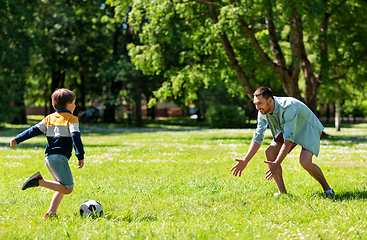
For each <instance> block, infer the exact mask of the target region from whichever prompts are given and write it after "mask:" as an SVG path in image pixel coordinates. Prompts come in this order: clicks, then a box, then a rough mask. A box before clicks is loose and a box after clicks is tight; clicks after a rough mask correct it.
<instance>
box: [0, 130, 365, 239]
mask: <svg viewBox="0 0 367 240" xmlns="http://www.w3.org/2000/svg"><path fill="white" fill-rule="evenodd" d="M26 127H27V126H24V125H22V126H16V125H8V128H7V129H2V130H1V132H0V136H1V137H0V142H1V145H2V151H1V152H0V162H1V165H2V168H1V169H0V174H1V175H2V176H6V177H2V178H1V179H0V191H1V193H2V194H1V195H0V203H1V204H0V238H1V239H19V238H22V239H23V238H25V239H35V238H37V239H50V238H51V239H68V238H71V239H146V238H155V239H185V238H186V239H277V238H280V239H285V238H287V239H291V238H294V239H297V238H305V239H320V238H322V239H338V238H341V239H354V238H357V239H358V238H360V239H365V238H366V237H367V233H366V231H365V226H366V225H367V220H366V218H365V212H366V211H367V206H366V204H365V199H366V198H367V195H366V189H365V188H366V184H367V183H366V181H367V179H366V176H365V172H366V161H367V159H366V156H365V154H364V152H365V151H367V149H366V144H365V143H366V136H367V133H366V128H367V126H366V124H363V125H352V126H345V127H343V128H342V129H343V130H342V132H340V133H336V132H335V131H334V130H333V129H332V128H326V129H325V132H326V133H328V134H329V136H330V137H329V138H325V139H324V138H323V139H322V140H321V143H322V146H321V152H320V155H319V157H318V158H315V159H314V162H315V163H317V164H318V165H319V166H320V168H321V169H322V170H323V172H324V174H325V175H326V178H327V180H328V181H329V183H330V184H331V186H332V187H333V188H334V190H335V191H336V194H337V195H336V198H335V199H325V198H324V197H323V196H322V189H321V187H320V186H319V184H317V183H316V181H315V180H314V179H313V178H312V177H311V176H309V175H308V174H307V172H306V171H305V170H303V169H302V167H301V166H300V164H299V163H298V155H299V153H300V149H301V148H300V147H297V148H295V149H294V150H293V151H292V153H291V154H290V155H289V156H288V157H287V158H286V159H285V160H284V161H283V163H282V165H283V174H284V179H285V183H286V186H287V187H288V191H289V194H288V195H285V196H281V197H278V198H274V197H273V193H274V192H275V191H276V189H277V188H276V186H275V183H274V182H273V181H267V180H265V178H264V176H265V171H266V165H265V164H264V163H263V160H264V155H263V152H264V150H265V145H264V147H262V148H261V149H260V151H259V153H258V154H257V155H256V156H255V158H254V159H253V160H252V161H251V162H250V164H249V165H248V166H247V168H246V169H245V171H244V172H243V174H242V176H241V177H240V178H236V177H233V176H232V175H231V173H230V168H231V167H232V166H233V165H234V164H235V161H234V159H235V158H241V157H243V156H244V153H245V152H246V151H247V149H248V146H249V144H250V141H251V138H252V132H253V130H245V129H242V130H240V129H236V130H230V129H228V130H209V129H207V130H200V129H197V128H184V129H182V128H180V129H176V128H171V129H170V128H169V126H165V128H147V129H145V130H146V131H142V129H140V130H139V132H135V130H137V129H131V128H119V127H117V125H103V124H102V125H101V124H99V125H89V126H85V125H83V126H81V130H82V139H83V142H84V145H85V150H86V159H85V166H84V167H83V169H78V168H77V160H76V158H75V157H74V156H73V157H72V158H71V159H70V165H71V168H72V172H73V176H74V182H75V188H74V191H73V193H72V194H70V195H67V196H65V197H64V199H63V201H62V202H61V205H60V207H59V211H58V216H59V217H58V218H56V219H51V220H43V219H42V216H43V214H44V213H45V212H46V211H47V209H48V205H49V203H50V200H51V198H52V194H53V192H52V191H49V190H46V189H43V188H34V189H27V190H26V191H21V190H20V186H21V185H22V183H23V182H24V180H25V179H26V177H29V176H31V175H32V174H33V173H34V172H36V171H41V173H42V174H43V176H44V178H45V179H50V178H51V175H50V174H49V173H48V170H47V168H46V166H45V165H44V161H43V159H44V147H45V145H46V139H45V137H44V136H40V137H36V138H34V139H31V140H29V141H27V142H25V143H22V144H20V145H19V146H17V147H16V148H10V147H9V140H10V138H12V137H13V136H15V135H16V134H17V133H19V132H20V131H22V130H23V129H24V128H26ZM173 127H174V126H173ZM141 131H142V132H141ZM269 134H270V133H269ZM331 136H332V137H331ZM270 141H271V137H270V135H267V136H266V139H265V142H264V144H269V143H270ZM152 143H154V144H152ZM87 199H94V200H97V201H99V202H100V203H101V204H102V206H103V208H104V216H103V217H101V218H98V219H89V218H80V217H79V213H78V210H79V206H80V204H81V203H82V202H84V201H85V200H87Z"/></svg>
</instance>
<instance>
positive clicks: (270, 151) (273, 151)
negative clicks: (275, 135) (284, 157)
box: [265, 141, 287, 193]
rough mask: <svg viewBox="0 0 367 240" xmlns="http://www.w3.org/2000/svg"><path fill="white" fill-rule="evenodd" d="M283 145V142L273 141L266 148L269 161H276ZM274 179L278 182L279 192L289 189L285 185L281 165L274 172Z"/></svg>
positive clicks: (285, 191)
mask: <svg viewBox="0 0 367 240" xmlns="http://www.w3.org/2000/svg"><path fill="white" fill-rule="evenodd" d="M282 145H283V143H279V142H276V141H272V142H271V144H270V146H269V147H268V148H267V149H266V150H265V156H266V160H267V161H269V162H274V161H275V159H276V158H277V156H278V154H279V151H280V148H281V147H282ZM273 179H274V181H275V183H276V184H277V187H278V190H279V193H287V190H286V188H285V185H284V180H283V174H282V167H281V166H279V171H277V172H276V173H273Z"/></svg>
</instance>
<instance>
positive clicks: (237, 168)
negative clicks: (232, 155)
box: [231, 141, 261, 177]
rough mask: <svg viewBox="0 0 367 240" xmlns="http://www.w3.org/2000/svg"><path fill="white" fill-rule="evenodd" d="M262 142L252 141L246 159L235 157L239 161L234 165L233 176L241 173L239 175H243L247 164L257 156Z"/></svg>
mask: <svg viewBox="0 0 367 240" xmlns="http://www.w3.org/2000/svg"><path fill="white" fill-rule="evenodd" d="M260 146H261V145H260V144H258V143H257V142H254V141H252V142H251V144H250V148H249V150H248V151H247V154H246V156H245V158H244V159H235V160H236V161H237V164H236V165H234V166H233V167H232V169H231V172H232V171H233V176H237V175H238V174H239V177H241V173H242V171H243V170H244V169H245V168H246V166H247V164H248V163H249V162H250V160H251V159H252V158H253V157H254V156H255V154H256V153H257V151H258V150H259V148H260Z"/></svg>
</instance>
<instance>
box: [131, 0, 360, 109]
mask: <svg viewBox="0 0 367 240" xmlns="http://www.w3.org/2000/svg"><path fill="white" fill-rule="evenodd" d="M346 5H348V7H349V5H353V6H354V7H357V8H358V9H359V10H360V11H362V10H363V9H364V8H363V6H364V5H365V3H362V1H361V0H353V1H350V2H346V1H345V0H339V1H338V0H325V1H324V0H312V1H307V2H305V1H301V0H286V1H280V0H263V1H257V2H256V4H255V3H254V2H253V1H235V0H232V1H205V0H188V1H163V0H150V1H144V0H143V1H136V2H135V1H134V4H133V9H134V11H133V14H132V17H131V24H133V25H134V26H135V29H141V31H142V34H141V39H142V43H144V44H145V45H144V46H133V47H131V52H130V53H131V56H132V57H133V59H132V60H133V62H134V64H135V65H136V66H137V67H138V68H139V69H141V70H142V71H143V72H144V73H152V72H155V73H161V72H164V73H165V76H166V77H167V79H168V80H167V81H166V83H164V84H163V86H162V88H161V89H160V91H158V92H157V97H167V96H169V95H179V94H180V93H179V92H180V90H182V89H184V91H186V92H190V93H192V97H194V98H195V94H194V93H195V91H196V90H197V87H198V85H200V84H205V85H209V84H211V83H215V82H218V81H222V82H223V81H224V82H226V83H227V85H228V87H229V89H230V90H233V89H236V88H233V86H238V85H239V84H240V85H241V86H242V88H243V91H244V93H245V94H246V95H247V96H248V97H249V98H252V93H253V90H254V88H256V87H258V86H259V85H264V83H267V84H268V83H269V79H274V78H279V79H280V81H281V86H282V88H283V89H284V92H285V93H286V94H287V95H288V96H292V97H295V98H298V99H302V100H303V101H304V102H305V103H306V104H307V105H308V106H309V107H310V108H311V109H312V110H313V111H315V112H316V107H317V90H318V88H319V86H320V84H321V83H323V82H325V84H327V83H328V76H329V75H330V71H332V69H331V68H330V66H331V65H330V63H329V60H328V57H329V52H328V47H329V44H330V41H331V39H328V38H327V36H328V35H329V32H328V29H329V27H330V25H335V24H338V22H337V21H336V19H337V17H334V16H348V17H349V18H351V19H352V18H358V16H355V15H353V12H349V11H346V12H345V11H344V9H343V8H344V7H345V6H346ZM141 16H145V17H146V18H147V19H149V22H148V23H147V24H144V25H143V26H140V25H141V21H139V19H140V17H141ZM177 18H178V19H177ZM330 21H332V22H330ZM349 24H350V22H349ZM172 25H174V26H175V27H177V28H179V29H180V30H181V31H182V34H181V36H182V39H181V41H180V42H181V43H182V45H183V47H182V51H180V52H179V56H180V62H181V63H182V66H180V67H177V66H175V67H172V68H169V67H167V66H166V62H165V60H164V47H163V44H164V43H165V42H171V41H172V27H171V26H172ZM346 30H347V29H346ZM147 63H149V64H147ZM301 73H302V75H301ZM302 79H303V80H304V82H305V84H304V87H302V86H299V81H300V80H302ZM270 85H272V84H271V83H270ZM302 88H304V94H303V95H302V91H301V89H302ZM178 89H180V90H178Z"/></svg>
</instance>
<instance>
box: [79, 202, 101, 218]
mask: <svg viewBox="0 0 367 240" xmlns="http://www.w3.org/2000/svg"><path fill="white" fill-rule="evenodd" d="M79 212H80V216H82V217H83V216H88V217H98V216H99V217H100V216H101V215H102V213H103V208H102V205H101V204H100V203H99V202H97V201H95V200H87V201H85V202H83V203H82V205H80V208H79Z"/></svg>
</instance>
